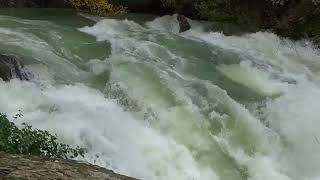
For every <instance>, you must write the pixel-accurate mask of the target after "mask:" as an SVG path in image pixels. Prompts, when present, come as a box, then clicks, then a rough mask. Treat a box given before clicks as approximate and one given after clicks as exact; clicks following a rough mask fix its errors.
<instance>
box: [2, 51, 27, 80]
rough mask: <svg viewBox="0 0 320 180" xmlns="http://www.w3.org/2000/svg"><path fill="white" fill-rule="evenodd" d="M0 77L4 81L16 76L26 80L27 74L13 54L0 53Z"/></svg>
mask: <svg viewBox="0 0 320 180" xmlns="http://www.w3.org/2000/svg"><path fill="white" fill-rule="evenodd" d="M0 78H1V79H2V80H4V81H9V80H10V79H14V78H18V79H20V80H28V79H29V78H28V75H27V73H26V72H24V70H23V65H22V64H21V62H20V61H19V60H18V59H17V58H16V57H15V56H9V55H2V54H0Z"/></svg>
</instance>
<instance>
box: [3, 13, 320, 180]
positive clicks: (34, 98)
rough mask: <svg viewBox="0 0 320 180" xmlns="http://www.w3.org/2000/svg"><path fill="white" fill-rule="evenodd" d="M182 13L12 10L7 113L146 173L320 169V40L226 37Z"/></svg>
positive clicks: (230, 174) (286, 173) (265, 173)
mask: <svg viewBox="0 0 320 180" xmlns="http://www.w3.org/2000/svg"><path fill="white" fill-rule="evenodd" d="M205 24H206V23H204V22H198V21H191V25H192V29H191V30H189V31H187V32H184V33H181V34H179V33H178V31H179V27H178V23H177V21H176V15H173V16H164V17H154V16H151V15H142V14H129V15H126V16H122V17H110V18H100V17H93V16H86V15H76V14H74V13H72V12H70V11H68V10H54V9H47V10H44V9H42V10H35V9H13V10H10V9H9V10H8V9H2V10H0V53H7V54H14V55H17V56H19V57H21V58H22V59H23V60H24V61H23V62H24V64H25V65H26V66H25V69H26V70H27V71H29V72H32V75H31V76H32V78H31V80H30V81H29V82H26V81H20V80H16V79H15V80H11V81H10V82H4V81H0V112H3V113H5V114H7V115H8V117H9V118H10V117H13V116H14V115H15V114H17V113H18V112H21V113H22V114H23V117H21V118H19V119H17V120H15V119H14V118H11V120H12V121H14V122H15V123H16V124H21V123H22V122H25V123H28V124H30V125H32V126H33V127H35V128H39V129H44V130H48V131H50V132H52V133H55V134H57V135H58V137H59V140H60V141H61V142H63V143H68V144H71V145H74V146H76V145H79V146H81V147H84V148H86V149H87V154H86V155H85V157H84V158H77V160H80V161H85V162H89V163H92V164H96V165H99V166H102V167H105V168H109V169H112V170H114V171H116V172H118V173H122V174H125V175H128V176H132V177H136V178H140V179H145V180H272V179H273V180H319V179H320V131H319V126H320V119H319V117H320V111H319V109H318V108H319V107H320V51H319V50H316V49H313V48H312V47H311V45H310V43H308V42H306V41H301V42H292V41H289V40H286V39H281V38H279V37H277V36H276V35H274V34H272V33H267V32H258V33H253V34H246V35H243V36H238V37H237V36H225V35H223V34H222V33H219V32H208V31H206V25H205Z"/></svg>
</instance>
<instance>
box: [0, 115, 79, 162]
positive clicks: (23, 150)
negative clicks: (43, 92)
mask: <svg viewBox="0 0 320 180" xmlns="http://www.w3.org/2000/svg"><path fill="white" fill-rule="evenodd" d="M21 116H22V115H21V114H18V115H16V116H15V118H19V117H21ZM0 125H1V126H0V151H2V152H6V153H11V154H24V155H36V156H45V157H50V158H63V159H68V158H73V157H77V156H83V155H84V149H82V148H79V147H76V148H72V147H70V146H69V145H67V144H63V143H59V142H58V141H57V137H56V136H55V135H51V134H50V133H49V132H48V131H42V130H39V129H32V127H31V126H29V125H26V124H24V125H23V127H22V128H18V127H17V126H16V125H15V124H14V123H12V122H10V121H9V120H8V118H7V117H6V116H5V115H3V114H1V113H0Z"/></svg>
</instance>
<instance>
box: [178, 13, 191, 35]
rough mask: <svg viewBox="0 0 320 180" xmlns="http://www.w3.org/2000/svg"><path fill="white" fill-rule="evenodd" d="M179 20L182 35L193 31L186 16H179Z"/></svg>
mask: <svg viewBox="0 0 320 180" xmlns="http://www.w3.org/2000/svg"><path fill="white" fill-rule="evenodd" d="M177 20H178V22H179V26H180V30H179V33H182V32H185V31H188V30H189V29H191V25H190V23H189V22H188V19H187V18H186V17H185V16H184V15H178V17H177Z"/></svg>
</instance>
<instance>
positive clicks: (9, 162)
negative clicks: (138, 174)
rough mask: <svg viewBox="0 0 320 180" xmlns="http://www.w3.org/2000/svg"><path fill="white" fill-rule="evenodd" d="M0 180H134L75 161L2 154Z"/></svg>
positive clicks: (0, 154) (0, 156)
mask: <svg viewBox="0 0 320 180" xmlns="http://www.w3.org/2000/svg"><path fill="white" fill-rule="evenodd" d="M0 179H61V180H73V179H77V180H84V179H86V180H136V179H135V178H130V177H127V176H123V175H119V174H116V173H114V172H113V171H110V170H106V169H104V168H100V167H98V166H93V165H89V164H82V163H79V162H76V161H71V160H56V159H48V158H41V157H35V156H23V155H11V154H6V153H3V152H0Z"/></svg>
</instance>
